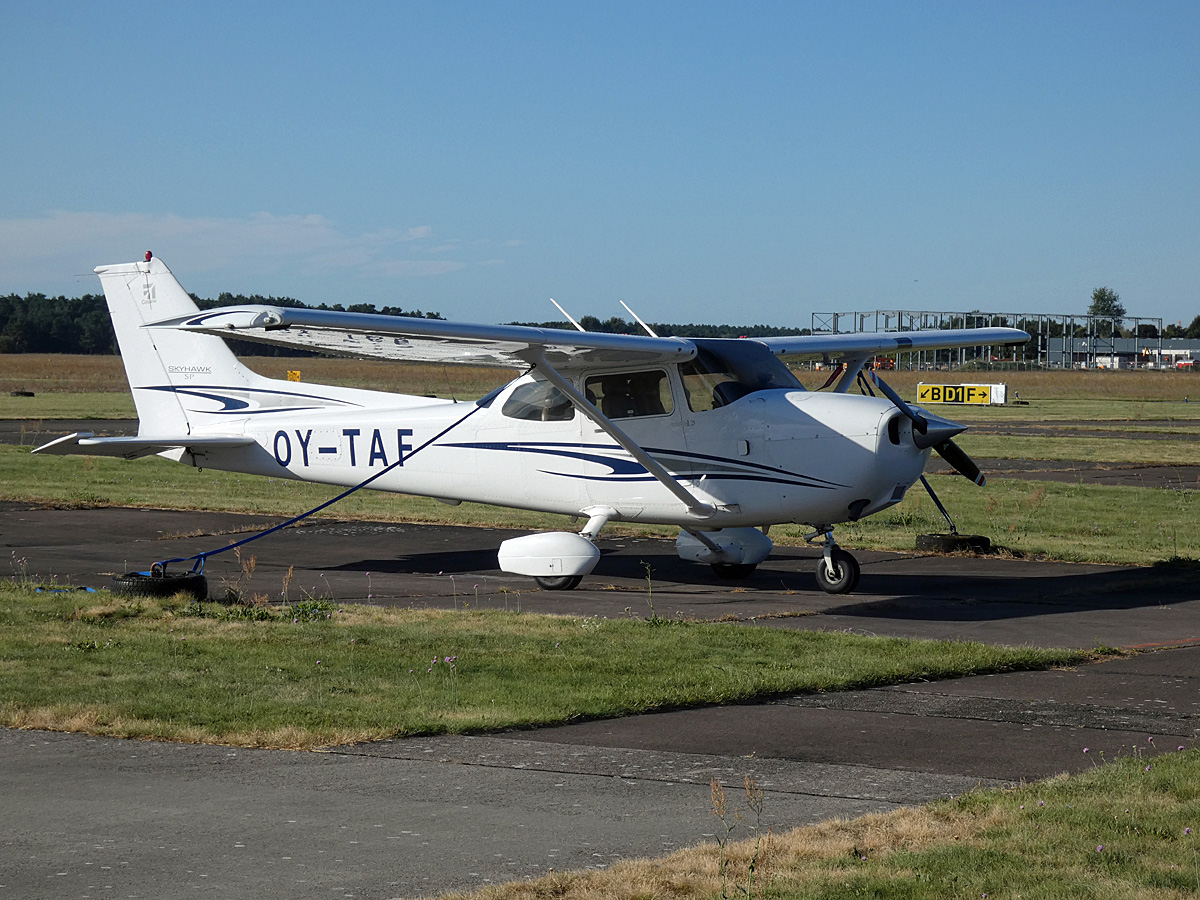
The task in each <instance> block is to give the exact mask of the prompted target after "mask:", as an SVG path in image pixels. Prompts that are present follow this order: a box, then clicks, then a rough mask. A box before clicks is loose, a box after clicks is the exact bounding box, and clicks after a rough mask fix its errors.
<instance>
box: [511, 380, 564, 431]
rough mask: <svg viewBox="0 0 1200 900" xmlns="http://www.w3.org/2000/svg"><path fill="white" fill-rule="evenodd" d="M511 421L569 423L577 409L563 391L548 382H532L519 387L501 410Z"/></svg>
mask: <svg viewBox="0 0 1200 900" xmlns="http://www.w3.org/2000/svg"><path fill="white" fill-rule="evenodd" d="M501 411H502V412H503V413H504V415H506V416H508V417H509V418H510V419H527V420H529V421H533V422H569V421H571V419H573V418H575V407H574V406H572V405H571V401H570V400H568V399H567V398H566V396H565V395H564V394H563V392H562V391H560V390H559V389H558V388H556V387H555V386H554V385H552V384H551V383H550V382H548V381H530V382H526V383H525V384H522V385H518V386H517V387H516V389H515V390H513V392H512V393H511V394H509V395H508V399H507V400H505V401H504V406H503V408H502V410H501Z"/></svg>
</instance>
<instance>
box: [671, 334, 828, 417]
mask: <svg viewBox="0 0 1200 900" xmlns="http://www.w3.org/2000/svg"><path fill="white" fill-rule="evenodd" d="M679 375H680V378H681V379H682V381H683V390H684V393H685V394H687V400H688V406H689V407H690V408H691V410H692V412H707V411H709V410H712V409H719V408H720V407H722V406H728V405H729V404H731V403H736V402H737V401H738V400H740V399H742V397H745V396H746V395H747V394H753V393H754V392H756V391H766V390H780V389H782V390H789V391H802V390H804V386H803V385H802V384H801V383H800V381H799V379H797V378H796V376H795V375H793V374H792V372H791V370H790V369H788V367H787V366H785V365H784V364H783V362H782V361H781V360H780V359H779V357H777V356H775V354H774V353H772V352H771V351H770V350H768V349H767V347H766V346H765V345H763V344H760V343H758V342H757V341H752V340H721V339H699V338H698V339H696V357H695V358H694V359H692V360H689V361H688V362H686V363H684V364H683V365H681V366H680V367H679Z"/></svg>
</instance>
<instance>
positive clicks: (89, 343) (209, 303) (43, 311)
mask: <svg viewBox="0 0 1200 900" xmlns="http://www.w3.org/2000/svg"><path fill="white" fill-rule="evenodd" d="M190 296H191V297H192V300H194V301H195V303H196V305H197V306H198V307H199V308H200V309H213V308H215V307H218V306H249V305H265V306H284V307H307V304H304V303H301V302H300V301H299V300H295V299H293V298H291V297H264V296H262V295H261V294H251V295H249V296H247V295H245V294H231V293H228V292H225V293H221V294H219V295H218V296H217V298H216V299H215V300H212V299H208V298H205V297H197V296H196V295H195V294H192V295H190ZM1092 299H1093V303H1092V306H1091V308H1089V310H1088V312H1089V314H1092V315H1103V316H1108V317H1110V318H1111V320H1112V323H1113V326H1114V327H1115V328H1116V329H1117V331H1118V333H1119V334H1121V335H1122V336H1124V337H1134V334H1133V333H1132V332H1131V331H1130V330H1129V329H1123V328H1121V322H1122V320H1123V318H1124V317H1125V315H1126V313H1125V307H1124V306H1123V305H1122V304H1121V303H1120V297H1119V296H1118V295H1117V294H1116V293H1115V292H1113V291H1110V290H1109V289H1108V288H1097V289H1096V291H1095V292H1093V297H1092ZM313 308H314V309H326V310H336V311H338V312H360V313H375V314H380V315H385V316H410V317H416V318H420V319H441V318H442V316H441V315H440V314H439V313H436V312H426V311H423V310H420V309H413V310H406V309H401V308H400V307H398V306H385V307H383V308H382V309H379V308H377V307H375V306H374V305H373V304H370V303H354V304H351V305H349V306H343V305H341V304H333V305H329V304H325V303H322V304H321V305H320V306H316V307H313ZM984 318H985V317H984V316H983V315H982V314H980V315H979V316H974V315H972V316H970V322H967V321H965V320H964V319H962V318H961V317H959V318H956V319H955V320H953V321H948V322H947V323H945V327H952V328H962V327H966V326H968V325H974V326H978V325H983V324H987V325H1011V326H1014V327H1016V328H1024V329H1025V330H1026V331H1029V332H1030V333H1031V334H1033V335H1035V337H1034V339H1033V340H1034V341H1036V335H1037V330H1038V329H1037V322H1035V321H1030V322H1025V321H1013V320H1012V319H1011V318H1010V317H1006V316H991V317H986V318H987V321H986V322H985V321H983V319H984ZM510 324H513V325H529V326H532V327H536V328H564V329H568V330H569V329H572V328H573V327H574V326H572V325H571V324H570V323H569V322H564V321H551V322H512V323H510ZM579 324H580V325H582V326H583V327H584V328H585V329H586V330H588V331H599V332H606V333H609V334H641V333H642V327H641V326H640V325H638V324H637V323H636V322H629V321H626V320H625V319H622V318H620V317H616V316H614V317H613V318H610V319H599V318H597V317H596V316H583V317H582V318H581V319H580V320H579ZM650 327H651V328H653V329H654V331H655V333H656V334H658V335H660V336H661V337H700V338H737V337H750V338H758V337H777V336H779V335H788V334H810V333H811V332H810V331H809V329H807V328H804V329H800V330H797V329H795V328H780V327H777V326H772V325H698V324H696V323H687V324H673V323H668V322H652V323H650ZM1048 328H1049V332H1050V333H1049V336H1050V337H1061V336H1062V331H1063V328H1062V325H1061V324H1060V323H1058V322H1050V323H1048ZM1080 336H1082V333H1081V335H1080ZM1136 336H1137V337H1139V338H1145V339H1155V338H1157V337H1159V334H1158V329H1156V328H1155V327H1154V326H1153V325H1150V324H1148V323H1144V322H1143V323H1140V324H1139V325H1138V329H1137V335H1136ZM1162 337H1163V338H1188V339H1192V340H1200V316H1196V318H1194V319H1193V320H1192V322H1191V324H1190V325H1187V326H1186V327H1185V326H1182V325H1176V324H1174V323H1172V324H1170V325H1167V326H1166V327H1165V328H1163V331H1162ZM1032 343H1033V341H1031V344H1032ZM230 345H231V347H232V348H233V350H234V352H235V353H238V354H242V355H256V356H305V355H311V354H310V353H308V352H307V351H304V350H296V349H292V348H289V347H274V346H271V345H269V344H255V343H249V342H246V341H230ZM116 352H117V341H116V337H115V336H114V334H113V329H112V321H111V320H110V319H109V316H108V306H107V305H106V304H105V302H104V296H103V295H102V294H84V295H83V296H82V297H62V296H59V297H47V296H46V295H44V294H26V295H25V296H24V297H21V296H18V295H16V294H9V295H7V296H0V353H78V354H97V353H101V354H111V353H116Z"/></svg>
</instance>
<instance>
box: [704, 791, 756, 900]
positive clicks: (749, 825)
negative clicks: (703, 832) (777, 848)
mask: <svg viewBox="0 0 1200 900" xmlns="http://www.w3.org/2000/svg"><path fill="white" fill-rule="evenodd" d="M710 785H711V789H712V814H713V815H714V816H716V818H717V820H718V821H719V822H720V826H719V827H720V829H721V832H718V834H717V836H716V839H717V868H718V873H719V876H720V881H721V897H722V898H724V900H729V897H730V896H731V893H730V879H731V872H730V870H731V868H733V866H734V857H733V855H732V854H731V853H730V842H731V840H732V837H733V832H734V831H736V830H737V829H738V828H739V827H744V828H746V829H748V830H749V831H750V844H749V847H748V848H747V847H744V846H743V847H740V849H741V850H743V851H747V850H748V852H747V853H743V854H742V856H744V865H745V873H744V877H745V881H744V882H742V881H740V880H739V878H738V876H739V875H741V874H742V873H741V872H740V871H735V872H733V874H732V879H733V888H734V890H735V891H736V894H735V895H733V896H739V897H745V898H747V900H749V898H751V897H761V896H763V893H764V892H765V891H766V890H767V889H769V888H770V884H771V876H770V871H769V869H766V870H764V869H763V866H762V864H763V862H764V861H765V860H768V859H769V857H770V849H771V831H770V829H769V828H768V829H766V830H765V831H764V830H763V827H762V814H763V789H762V787H760V786H759V784H758V783H757V782H756V781H755V780H754V777H753V776H752V775H749V774H747V775H746V780H745V785H744V786H745V791H746V810H747V812H748V813H749V814H750V815H752V816H753V819H752V820H749V821H748V820H747V818H746V815H745V814H744V813H743V812H742V810H741V808H740V807H737V806H735V807H734V808H733V811H732V812H730V810H729V806H728V801H727V800H726V797H725V788H724V787H723V786H722V785H721V782H719V781H718V780H717V779H715V778H714V779H712V781H711V782H710ZM740 867H741V865H740V864H739V866H738V868H739V869H740Z"/></svg>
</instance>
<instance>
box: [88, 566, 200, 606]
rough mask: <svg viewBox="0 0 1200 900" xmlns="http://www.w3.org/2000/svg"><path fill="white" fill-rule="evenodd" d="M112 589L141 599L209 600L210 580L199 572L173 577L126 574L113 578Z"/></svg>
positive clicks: (140, 573)
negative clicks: (178, 596) (185, 597)
mask: <svg viewBox="0 0 1200 900" xmlns="http://www.w3.org/2000/svg"><path fill="white" fill-rule="evenodd" d="M112 589H113V591H114V592H115V593H117V594H136V595H138V596H140V597H174V596H175V595H176V594H187V595H188V596H190V597H192V598H193V599H195V600H207V599H208V579H207V578H205V577H204V576H203V575H201V574H200V573H199V572H181V573H179V574H175V575H171V574H166V575H151V574H149V573H147V572H126V573H125V574H124V575H114V576H113V577H112Z"/></svg>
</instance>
